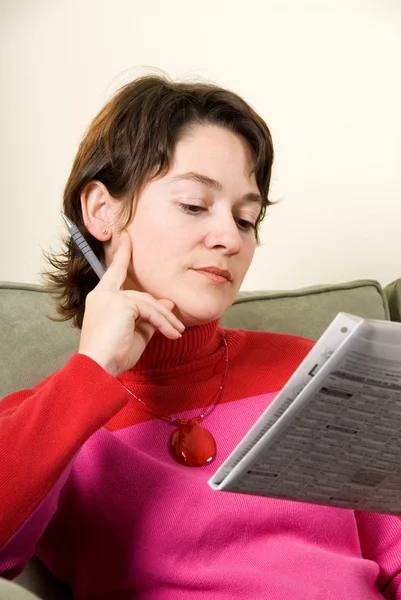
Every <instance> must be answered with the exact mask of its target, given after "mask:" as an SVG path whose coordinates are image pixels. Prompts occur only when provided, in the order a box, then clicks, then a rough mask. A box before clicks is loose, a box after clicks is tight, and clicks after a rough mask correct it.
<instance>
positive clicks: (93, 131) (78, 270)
mask: <svg viewBox="0 0 401 600" xmlns="http://www.w3.org/2000/svg"><path fill="white" fill-rule="evenodd" d="M206 123H207V124H215V125H219V126H221V127H224V128H226V129H229V130H230V131H232V132H233V133H236V134H238V135H240V136H241V137H242V138H243V139H245V141H246V142H247V143H248V144H249V147H250V149H251V151H252V156H253V169H254V172H255V178H256V182H257V185H258V188H259V191H260V194H261V196H262V198H263V206H262V210H261V212H260V215H259V217H258V221H257V226H258V225H259V223H260V222H261V221H262V219H263V218H264V216H265V214H266V208H267V207H268V206H269V205H270V204H272V202H271V201H270V200H269V199H268V192H269V186H270V177H271V168H272V163H273V145H272V140H271V135H270V131H269V129H268V127H267V125H266V123H265V122H264V121H263V119H262V118H261V117H260V116H259V115H258V114H257V113H256V112H255V111H254V110H253V109H252V108H251V107H250V106H249V105H248V104H247V103H246V102H245V101H244V100H243V99H242V98H240V97H239V96H238V95H237V94H234V93H233V92H231V91H229V90H225V89H222V88H220V87H218V86H216V85H213V84H210V83H203V82H200V83H198V82H197V83H186V82H172V81H169V80H168V79H167V78H165V77H162V76H154V75H151V76H145V77H141V78H139V79H136V80H135V81H133V82H131V83H128V84H127V85H125V86H124V87H122V88H121V89H120V90H119V91H118V92H117V93H116V94H115V95H114V96H113V97H112V98H111V100H110V101H109V102H108V103H107V104H106V105H105V106H104V108H103V109H102V110H101V111H100V113H99V114H98V115H97V116H96V117H95V119H94V120H93V122H92V123H91V125H90V126H89V128H88V130H87V132H86V135H85V136H84V138H83V140H82V142H81V144H80V146H79V149H78V153H77V155H76V157H75V160H74V163H73V166H72V169H71V173H70V176H69V178H68V181H67V184H66V187H65V190H64V202H63V211H64V212H65V214H66V215H67V217H69V218H70V219H71V220H72V221H73V222H74V223H75V224H76V225H77V226H78V228H79V229H80V230H81V232H82V234H83V235H84V237H85V238H86V240H87V242H88V243H89V245H90V246H91V248H92V250H93V251H94V253H95V254H96V255H97V257H98V258H99V259H102V258H103V257H104V253H103V244H102V242H100V241H99V240H97V239H96V238H95V237H93V236H92V235H91V234H90V233H89V231H88V230H87V229H86V227H85V224H84V222H83V216H82V210H81V202H80V196H81V192H82V191H83V189H84V188H85V186H86V185H87V184H88V183H89V182H90V181H92V180H97V181H100V182H102V183H103V184H104V185H105V186H106V188H107V189H108V191H109V193H110V194H111V196H113V197H114V198H116V199H119V200H120V201H121V210H120V213H119V214H120V216H121V217H122V220H121V222H122V226H121V229H123V228H124V227H125V226H126V225H127V224H128V223H129V222H130V220H131V218H132V213H133V201H134V198H137V197H138V194H139V193H140V191H141V189H142V188H143V187H144V185H145V184H146V183H147V182H148V181H149V180H150V179H152V178H155V177H158V176H163V175H164V174H166V173H167V172H168V170H169V167H170V165H171V162H172V158H173V153H174V149H175V146H176V144H177V142H178V140H179V139H180V137H181V136H182V135H183V133H184V132H185V131H186V130H187V129H188V128H190V127H191V126H194V125H197V124H206ZM256 240H257V243H259V237H258V227H257V228H256ZM46 258H47V260H48V261H49V262H50V264H51V265H52V267H53V269H52V270H49V271H47V272H46V271H45V272H44V273H43V275H44V277H45V280H46V281H47V283H48V286H47V287H48V289H49V291H50V292H52V294H53V297H54V299H55V301H56V309H57V312H58V313H59V314H60V315H61V317H60V318H59V319H57V320H61V321H66V320H68V319H73V323H74V325H75V326H77V327H79V328H80V327H81V326H82V320H83V315H84V310H85V298H86V296H87V294H88V293H89V292H90V291H91V290H92V289H93V288H94V287H95V286H96V284H97V282H98V279H97V277H96V275H95V274H94V273H93V271H92V269H91V267H90V266H89V265H88V264H87V262H86V260H85V258H84V257H83V256H82V254H81V253H80V252H79V250H77V249H76V247H75V245H74V243H73V241H72V240H71V239H70V238H68V239H66V240H64V249H63V250H62V251H61V252H60V253H58V254H55V253H53V254H47V256H46Z"/></svg>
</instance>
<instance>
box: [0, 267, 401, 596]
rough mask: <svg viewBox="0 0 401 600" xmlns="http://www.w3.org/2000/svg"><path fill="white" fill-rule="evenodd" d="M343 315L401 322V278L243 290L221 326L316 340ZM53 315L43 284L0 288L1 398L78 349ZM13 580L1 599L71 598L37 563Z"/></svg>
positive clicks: (71, 332) (74, 335)
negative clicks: (384, 283) (385, 281)
mask: <svg viewBox="0 0 401 600" xmlns="http://www.w3.org/2000/svg"><path fill="white" fill-rule="evenodd" d="M340 311H343V312H350V313H353V314H357V315H360V316H362V317H367V318H372V319H387V320H394V321H401V279H397V280H396V281H394V282H393V283H392V284H390V285H388V286H387V287H386V288H384V289H383V288H382V287H381V285H380V284H379V283H378V282H377V281H373V280H361V281H353V282H349V283H344V284H335V285H319V286H313V287H309V288H303V289H299V290H291V291H277V292H263V291H261V292H241V293H240V294H239V296H238V298H237V299H236V301H235V303H234V304H233V306H232V307H231V308H230V309H229V310H228V311H227V312H226V313H225V314H224V315H223V316H222V318H221V321H220V322H221V324H222V325H223V326H224V327H230V328H242V329H254V330H261V331H277V332H283V333H292V334H296V335H301V336H304V337H309V338H311V339H317V338H318V337H319V336H320V335H321V333H322V332H323V331H324V330H325V329H326V327H327V325H328V324H329V323H330V322H331V320H332V319H333V318H334V317H335V315H336V314H337V313H338V312H340ZM50 314H54V311H53V308H52V304H51V299H50V297H49V294H48V293H46V292H45V290H44V289H43V288H42V287H40V286H36V285H24V284H18V283H0V325H1V331H2V344H1V355H0V370H1V378H0V398H3V397H4V396H6V395H7V394H9V393H11V392H12V391H14V390H17V389H22V388H29V387H31V386H32V385H33V384H35V383H36V382H37V381H40V380H41V379H43V378H44V377H46V376H47V375H49V374H50V373H52V372H54V371H56V370H57V369H59V368H61V367H62V366H63V364H64V363H65V362H66V361H67V359H68V358H69V357H70V356H71V355H72V354H73V353H74V352H75V350H76V348H77V344H78V337H79V332H78V331H77V330H76V329H73V328H72V327H71V325H70V324H69V323H55V322H53V321H51V320H49V319H48V318H47V315H50ZM16 581H17V583H18V584H19V586H14V585H11V584H8V583H6V582H4V581H3V582H2V581H1V580H0V598H1V599H2V600H4V599H10V600H11V599H12V600H19V599H21V600H23V599H25V598H26V600H30V599H32V598H34V597H33V596H32V595H31V594H27V593H25V592H24V590H23V589H21V587H20V586H22V587H23V588H26V589H29V590H32V591H33V592H35V593H36V594H37V595H38V597H40V598H42V599H44V600H59V599H60V600H61V599H67V598H71V597H72V596H71V594H70V592H69V590H68V588H67V587H65V586H64V585H62V584H60V583H59V582H58V581H56V580H55V579H54V578H53V577H52V576H51V575H50V573H49V572H48V571H47V570H46V569H45V568H44V566H43V565H41V564H40V562H39V561H38V560H37V559H36V558H33V559H32V560H31V561H30V562H29V563H28V565H27V567H26V569H25V570H24V572H23V573H22V574H21V575H20V576H19V577H18V578H17V580H16Z"/></svg>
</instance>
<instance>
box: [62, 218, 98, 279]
mask: <svg viewBox="0 0 401 600" xmlns="http://www.w3.org/2000/svg"><path fill="white" fill-rule="evenodd" d="M60 212H61V216H62V217H63V219H64V222H65V224H66V225H67V229H68V231H69V233H70V235H71V237H72V239H73V240H74V242H75V244H76V246H77V248H79V250H81V252H82V254H83V255H84V256H85V258H86V260H87V261H88V263H89V264H90V266H91V267H92V269H93V270H94V271H95V273H96V275H97V276H98V277H99V279H101V278H102V277H103V275H104V274H105V272H106V271H105V270H104V269H103V267H102V265H101V264H100V261H99V259H98V258H97V256H96V255H95V253H94V252H93V250H92V249H91V247H90V246H89V244H88V242H87V241H86V239H85V238H84V236H83V235H82V233H81V232H80V231H79V229H78V227H77V226H76V225H75V223H73V222H72V221H71V220H70V219H69V218H68V217H66V216H65V214H64V213H63V211H60Z"/></svg>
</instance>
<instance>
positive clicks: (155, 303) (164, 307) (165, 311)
mask: <svg viewBox="0 0 401 600" xmlns="http://www.w3.org/2000/svg"><path fill="white" fill-rule="evenodd" d="M123 293H124V295H126V296H128V297H129V298H130V299H132V300H133V301H134V304H133V305H137V306H138V307H140V306H142V305H145V304H148V305H149V309H148V310H151V309H152V308H153V309H154V310H156V311H158V312H159V313H160V314H162V315H163V316H164V317H165V318H166V319H167V320H168V321H169V323H170V324H171V325H172V326H173V327H174V328H175V329H176V330H178V331H180V332H182V331H184V329H185V325H184V324H183V323H181V321H180V320H179V319H178V318H177V317H176V316H175V315H174V314H173V313H172V312H171V310H172V309H173V308H174V306H175V304H174V302H173V301H172V300H169V299H168V298H163V299H162V300H156V299H155V298H153V296H151V295H150V294H143V293H142V292H133V291H131V290H125V291H124V292H123ZM169 307H171V308H169ZM137 318H142V317H141V316H140V315H138V317H137Z"/></svg>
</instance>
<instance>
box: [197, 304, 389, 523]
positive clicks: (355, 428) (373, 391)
mask: <svg viewBox="0 0 401 600" xmlns="http://www.w3.org/2000/svg"><path fill="white" fill-rule="evenodd" d="M209 485H210V486H211V487H212V488H213V489H214V490H224V491H231V492H239V493H242V494H253V495H257V496H269V497H274V498H283V499H287V500H296V501H301V502H310V503H314V504H324V505H328V506H336V507H341V508H351V509H355V510H366V511H372V512H379V513H386V514H395V515H401V323H395V322H391V321H378V320H369V319H363V318H361V317H357V316H354V315H350V314H347V313H339V314H338V315H337V317H336V318H335V319H334V321H333V322H332V323H331V324H330V325H329V327H328V328H327V330H326V331H325V332H324V334H323V335H322V336H321V338H320V339H319V340H318V342H317V343H316V345H315V346H314V347H313V349H312V350H311V352H310V353H309V354H308V356H307V357H306V358H305V359H304V361H303V362H302V363H301V365H300V366H299V367H298V369H297V370H296V371H295V373H294V374H293V376H292V377H291V378H290V380H289V381H288V382H287V384H286V385H285V386H284V388H283V389H282V390H281V392H280V393H279V394H278V395H277V396H276V398H275V399H274V401H273V402H272V403H271V404H270V406H269V407H268V408H267V409H266V411H265V412H264V413H263V415H262V416H261V417H260V418H259V419H258V421H257V422H256V423H255V425H254V426H253V427H252V429H251V430H250V431H249V432H248V434H247V435H246V436H245V438H244V439H243V440H242V441H241V442H240V444H239V445H238V446H237V447H236V449H235V450H234V451H233V452H232V453H231V455H230V456H229V457H228V458H227V460H226V461H225V462H224V463H223V464H222V465H221V467H220V468H219V469H218V470H217V471H216V473H215V474H214V476H213V477H212V478H211V479H210V480H209Z"/></svg>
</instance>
